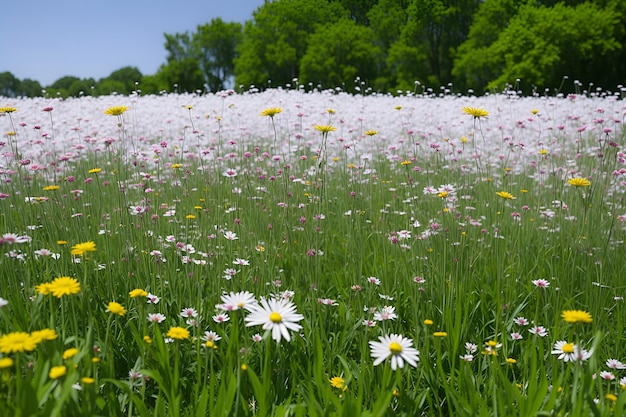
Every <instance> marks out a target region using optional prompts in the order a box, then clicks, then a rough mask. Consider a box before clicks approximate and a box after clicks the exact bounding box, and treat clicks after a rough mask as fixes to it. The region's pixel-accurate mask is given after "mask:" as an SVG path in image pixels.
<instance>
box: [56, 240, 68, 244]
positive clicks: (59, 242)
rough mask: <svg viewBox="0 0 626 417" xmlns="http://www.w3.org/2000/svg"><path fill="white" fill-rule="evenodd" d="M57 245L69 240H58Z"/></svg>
mask: <svg viewBox="0 0 626 417" xmlns="http://www.w3.org/2000/svg"><path fill="white" fill-rule="evenodd" d="M57 245H67V240H57Z"/></svg>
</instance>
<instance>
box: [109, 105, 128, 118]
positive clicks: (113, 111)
mask: <svg viewBox="0 0 626 417" xmlns="http://www.w3.org/2000/svg"><path fill="white" fill-rule="evenodd" d="M126 110H128V106H113V107H109V108H108V109H106V110H105V111H104V114H108V115H110V116H121V115H122V114H124V112H125V111H126Z"/></svg>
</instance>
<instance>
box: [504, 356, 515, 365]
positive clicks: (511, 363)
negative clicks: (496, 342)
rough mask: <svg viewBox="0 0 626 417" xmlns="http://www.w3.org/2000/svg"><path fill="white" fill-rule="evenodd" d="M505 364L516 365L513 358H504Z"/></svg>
mask: <svg viewBox="0 0 626 417" xmlns="http://www.w3.org/2000/svg"><path fill="white" fill-rule="evenodd" d="M506 363H508V364H509V365H513V364H515V363H517V360H516V359H513V358H506Z"/></svg>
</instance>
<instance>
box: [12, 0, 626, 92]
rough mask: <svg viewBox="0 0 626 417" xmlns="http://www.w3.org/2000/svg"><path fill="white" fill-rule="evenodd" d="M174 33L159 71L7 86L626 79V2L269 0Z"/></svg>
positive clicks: (165, 87)
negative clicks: (246, 12)
mask: <svg viewBox="0 0 626 417" xmlns="http://www.w3.org/2000/svg"><path fill="white" fill-rule="evenodd" d="M164 36H165V45H164V46H165V50H166V52H167V56H166V62H165V63H163V64H162V65H161V66H160V68H159V69H158V71H157V73H156V74H154V75H143V74H141V72H140V71H139V70H138V69H137V68H134V67H124V68H121V69H119V70H117V71H114V72H113V73H112V74H111V75H110V76H109V77H106V78H103V79H101V80H97V81H96V80H94V79H79V78H77V77H70V76H67V77H63V78H60V79H59V80H57V81H55V82H54V83H53V84H52V85H50V86H47V87H46V88H45V89H44V88H42V86H41V85H39V83H38V82H37V81H33V80H28V79H26V80H19V79H17V78H15V77H14V76H13V75H12V74H11V73H8V72H5V73H0V95H5V96H19V95H23V96H37V95H42V90H45V94H48V95H55V94H56V95H60V96H63V97H67V96H78V95H99V94H111V93H113V92H117V93H119V94H129V93H131V92H133V91H136V90H140V91H141V92H142V93H143V94H156V93H160V92H163V91H167V92H171V91H178V92H183V91H187V92H194V91H201V92H216V91H219V90H223V89H226V88H231V87H232V88H235V89H239V88H241V89H248V88H250V87H251V86H254V87H256V88H259V89H263V88H267V87H276V86H287V85H290V86H293V85H294V84H296V83H297V84H298V85H304V86H311V87H316V88H335V87H340V88H342V89H344V90H347V91H356V90H358V89H359V88H361V87H362V86H363V85H367V87H368V89H371V90H373V91H383V92H392V93H395V92H398V91H413V90H414V89H415V88H416V86H420V87H424V86H430V87H432V88H446V89H448V90H455V91H460V92H466V91H468V90H473V91H474V92H476V93H478V94H480V93H483V92H486V91H491V90H502V89H503V88H505V87H506V86H507V85H513V84H520V85H524V86H525V87H526V92H527V93H528V92H529V91H530V90H531V89H535V90H540V91H543V90H544V89H546V88H549V89H557V88H558V87H559V86H562V84H563V81H564V80H568V82H567V86H566V88H569V89H570V90H572V89H577V88H583V87H587V86H590V85H595V86H602V87H604V88H607V89H615V88H616V87H618V86H623V85H626V0H595V1H579V0H561V1H553V0H546V1H541V0H274V1H270V0H266V1H265V3H264V4H263V5H261V6H260V7H258V8H257V9H256V10H255V11H254V12H253V16H252V18H251V19H250V20H248V21H246V22H245V23H244V24H241V23H237V22H224V21H223V20H222V19H219V18H217V19H213V20H211V21H210V22H209V23H206V24H203V25H199V26H198V27H197V29H196V31H191V32H185V33H175V34H165V35H164Z"/></svg>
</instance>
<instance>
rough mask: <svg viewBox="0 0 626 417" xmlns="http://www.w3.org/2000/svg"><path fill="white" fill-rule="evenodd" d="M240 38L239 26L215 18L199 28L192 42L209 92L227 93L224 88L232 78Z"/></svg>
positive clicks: (240, 29) (238, 24)
mask: <svg viewBox="0 0 626 417" xmlns="http://www.w3.org/2000/svg"><path fill="white" fill-rule="evenodd" d="M241 38H242V26H241V24H240V23H234V22H232V23H225V22H224V21H223V20H222V19H219V18H217V19H213V20H211V22H210V23H208V24H205V25H199V26H198V31H197V32H196V33H195V34H194V35H193V41H192V42H193V45H194V48H195V50H194V53H195V54H196V55H197V57H198V62H199V65H200V70H201V72H202V74H203V75H204V80H205V83H206V84H207V85H208V87H209V90H210V91H220V90H224V89H226V84H227V83H228V82H229V80H230V79H231V78H232V77H233V76H234V74H235V62H234V61H235V58H236V57H237V45H238V44H239V42H240V41H241Z"/></svg>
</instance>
